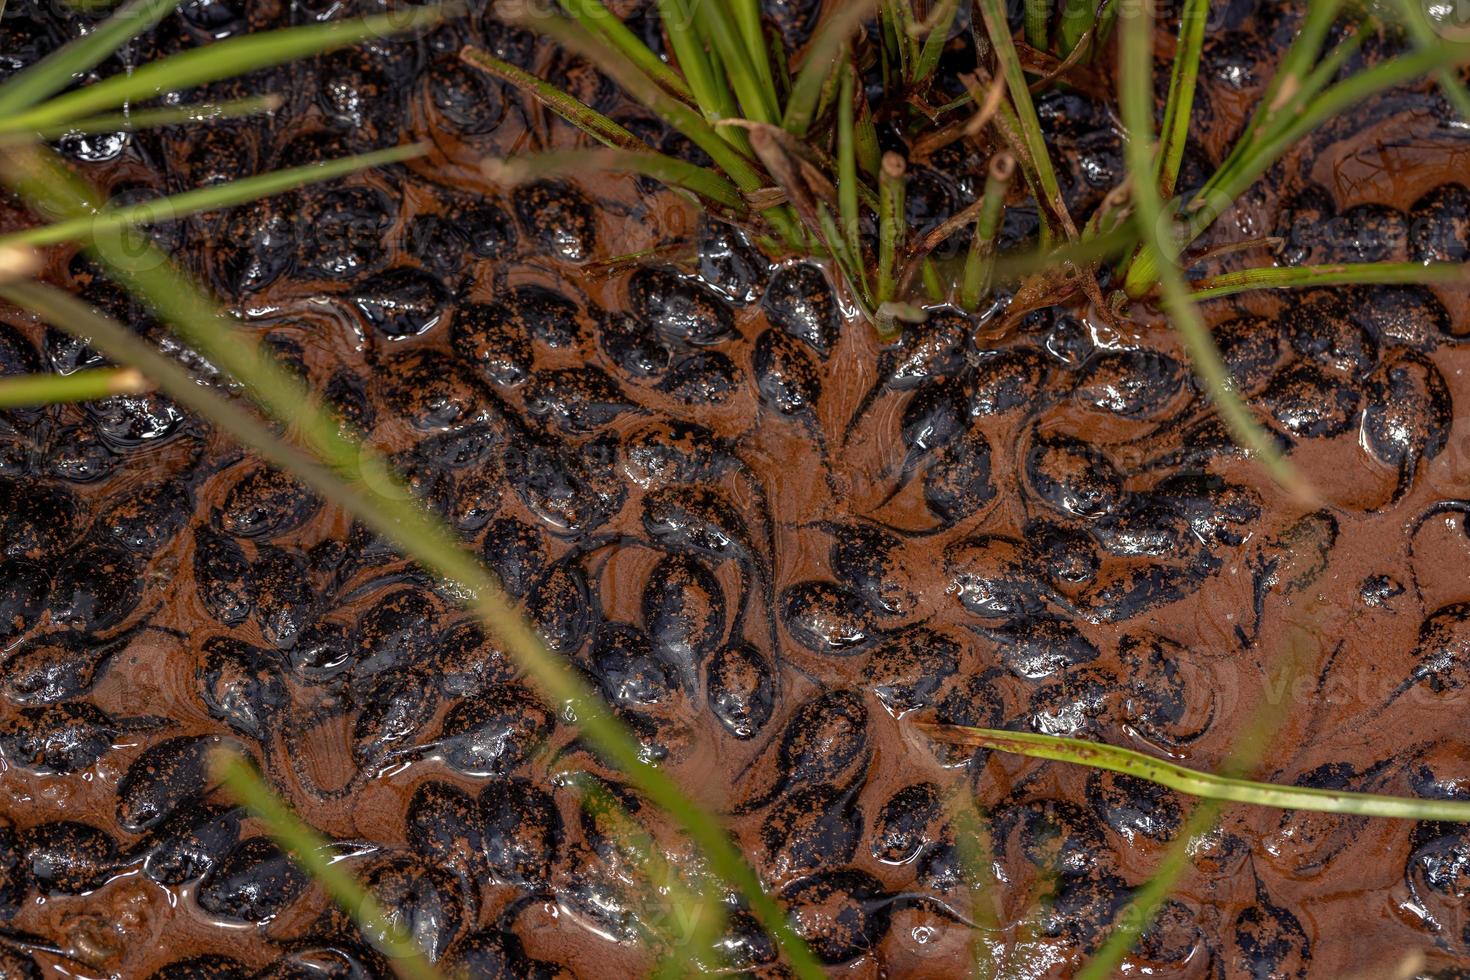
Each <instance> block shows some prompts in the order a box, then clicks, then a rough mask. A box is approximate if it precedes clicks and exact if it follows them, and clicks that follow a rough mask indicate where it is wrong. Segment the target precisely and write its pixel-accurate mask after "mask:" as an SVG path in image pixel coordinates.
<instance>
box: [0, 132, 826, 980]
mask: <svg viewBox="0 0 1470 980" xmlns="http://www.w3.org/2000/svg"><path fill="white" fill-rule="evenodd" d="M0 173H3V175H4V178H5V180H6V182H7V183H8V184H10V186H12V188H14V189H15V190H17V191H19V192H20V193H21V194H22V195H24V196H25V197H27V198H28V199H30V200H32V201H34V202H36V203H38V204H40V205H43V206H45V207H48V208H50V209H52V210H54V211H56V212H58V213H61V214H67V213H75V212H77V211H79V210H81V209H83V208H85V207H86V206H87V202H88V201H90V200H91V198H93V197H94V194H93V193H92V192H91V191H90V189H89V188H87V187H86V186H85V185H83V184H81V183H80V182H79V181H78V180H77V179H76V178H75V177H74V176H73V175H72V174H71V173H70V172H69V171H68V170H67V169H66V167H65V166H64V165H63V164H62V163H61V161H60V160H59V159H58V158H57V157H56V156H55V155H54V154H51V153H49V152H46V151H43V150H39V149H38V150H35V151H33V152H29V153H25V154H22V153H12V154H10V155H8V156H6V157H3V158H0ZM93 206H95V205H93ZM109 244H111V243H108V242H105V241H98V242H95V243H93V248H92V252H93V254H94V255H95V256H96V257H97V258H98V259H99V261H102V262H103V263H104V264H105V265H106V266H107V268H108V271H109V273H110V274H111V275H112V277H113V278H114V279H116V280H117V281H118V282H119V283H120V284H122V285H123V286H125V287H127V288H128V289H129V290H130V291H131V292H132V293H133V294H134V295H135V296H138V297H140V298H142V299H143V300H145V301H146V302H147V303H148V305H149V306H150V307H152V308H153V309H154V310H155V311H156V312H157V313H158V315H159V316H160V317H161V319H163V320H164V321H165V322H167V323H168V324H169V326H170V327H171V328H172V329H173V330H174V332H175V333H177V334H178V336H179V337H180V338H181V339H182V340H183V341H184V342H185V343H186V344H188V345H189V346H191V347H193V348H195V349H196V350H198V351H199V352H200V353H201V354H203V355H204V356H205V357H206V358H208V359H209V360H210V361H211V362H212V363H214V364H216V365H218V366H219V367H220V368H222V369H223V370H224V371H226V372H227V373H229V374H230V375H232V376H233V377H235V378H236V379H238V380H239V381H241V382H242V383H243V384H244V385H245V390H246V391H247V392H248V393H249V394H250V396H251V397H252V398H253V399H255V400H256V402H257V403H259V404H260V405H261V406H262V407H263V408H264V409H265V410H266V411H267V412H269V413H270V414H272V415H273V416H275V417H276V418H278V419H285V420H289V421H290V424H291V427H292V430H293V431H294V432H295V433H296V435H297V437H298V438H299V439H301V440H302V442H303V443H304V444H305V445H306V446H307V447H309V448H310V450H311V452H312V453H314V454H315V455H316V456H317V457H318V458H320V459H321V460H322V461H323V463H324V464H325V465H324V466H317V465H313V464H312V463H311V461H310V460H306V461H305V462H303V461H302V459H301V454H300V453H299V452H297V453H295V455H294V456H292V455H291V454H292V453H293V452H294V451H293V450H292V448H291V447H289V446H286V445H285V444H284V443H282V442H280V441H279V440H278V439H276V438H275V437H274V436H273V435H272V434H271V433H270V432H269V430H267V429H265V428H264V426H263V425H262V424H261V423H259V422H257V421H256V420H254V419H253V418H250V417H249V416H248V415H245V414H244V413H243V412H240V411H239V410H238V407H237V406H234V405H233V404H232V403H230V402H227V401H225V400H224V399H223V398H222V397H221V396H219V395H218V394H216V393H215V392H214V391H212V390H210V389H207V388H205V387H203V386H201V385H198V384H195V383H194V381H193V379H192V378H191V377H189V376H188V375H187V374H186V373H185V372H184V371H183V370H182V369H181V368H180V367H179V366H178V365H177V364H176V363H175V362H173V361H171V360H169V359H168V358H165V357H162V356H161V355H158V354H157V352H156V351H153V350H152V349H151V348H149V347H148V345H147V344H146V343H145V342H143V341H142V340H141V339H140V338H138V337H137V336H136V335H134V334H132V333H131V331H127V330H125V329H122V328H119V330H120V334H118V333H113V334H110V335H109V337H110V340H109V337H104V336H103V333H104V332H105V331H106V329H107V327H108V326H109V325H111V326H115V324H110V321H106V320H105V318H101V317H98V316H97V315H96V314H95V313H92V311H91V310H90V308H88V307H87V306H86V304H85V303H82V302H81V301H80V300H75V299H73V298H72V297H69V296H67V295H66V294H64V293H59V292H57V291H55V290H48V289H47V288H46V287H40V286H31V285H27V284H16V285H11V286H9V287H6V289H5V290H4V291H3V294H4V295H6V296H7V297H8V298H11V299H12V300H13V301H16V302H20V303H21V304H22V305H25V306H27V307H28V308H30V309H35V310H37V311H38V312H41V313H43V314H44V315H46V316H47V318H48V319H49V320H51V321H52V322H53V323H54V324H55V325H56V326H58V327H61V328H63V329H72V330H74V331H75V332H76V333H77V334H79V335H81V336H86V337H90V338H92V339H93V341H94V342H95V343H96V346H97V347H98V349H100V350H102V352H103V353H104V354H106V355H107V356H108V357H110V358H112V359H113V360H115V361H118V362H120V363H127V364H132V365H134V366H136V367H139V368H140V369H141V370H142V371H143V373H144V374H145V375H146V376H147V377H148V378H150V379H151V380H153V381H154V382H155V383H157V384H158V385H159V386H160V387H161V388H163V389H164V390H165V391H166V392H168V394H169V395H170V396H171V397H173V398H174V399H175V400H176V401H178V402H179V403H180V404H182V405H184V406H185V407H187V408H191V409H193V410H195V411H197V412H199V413H200V414H202V415H204V416H205V417H206V418H209V419H210V420H211V421H213V422H215V423H216V424H217V425H219V426H220V427H221V428H222V429H223V430H224V431H226V432H227V433H228V434H230V435H233V436H235V437H236V438H240V439H241V441H243V442H246V444H247V445H248V446H250V448H252V449H255V450H256V451H258V452H260V453H261V454H262V455H264V456H266V458H267V459H269V460H270V461H271V462H273V463H276V464H278V465H280V466H282V468H284V469H288V470H289V471H290V472H291V473H292V474H293V475H294V476H296V477H297V478H298V479H301V480H302V482H303V483H305V484H307V485H308V486H310V487H312V489H313V490H315V491H317V492H318V493H320V494H321V495H322V496H323V497H325V498H327V499H330V500H332V501H334V502H335V503H337V504H338V505H339V506H341V507H343V508H344V509H345V510H346V511H348V512H349V513H351V514H353V515H354V516H355V517H357V518H359V519H360V520H362V521H363V523H364V524H365V525H366V526H368V527H369V528H370V529H371V530H373V531H374V532H376V533H379V534H382V535H383V536H384V538H385V539H386V540H388V541H389V542H391V543H392V544H393V546H394V547H395V548H397V549H398V550H399V551H400V552H401V553H402V554H404V555H405V556H408V557H410V558H412V559H413V560H415V561H417V562H418V563H419V564H420V565H422V566H423V567H424V568H425V569H426V570H428V571H429V572H430V573H431V574H434V575H437V576H439V577H440V578H442V579H445V580H447V581H451V582H456V583H459V584H461V585H462V586H463V587H464V592H465V594H466V595H467V597H468V598H467V600H466V603H467V605H469V607H470V608H471V609H472V610H473V611H474V612H475V613H476V614H477V615H478V617H479V618H480V620H481V621H482V622H483V623H484V624H485V626H486V627H487V629H488V630H489V631H490V632H491V634H492V635H494V636H495V637H496V638H497V639H498V640H499V641H500V643H501V646H502V647H503V648H504V649H505V651H506V652H507V654H509V655H510V657H511V658H512V659H513V660H514V661H515V663H516V665H517V666H518V667H520V668H521V669H522V670H523V671H524V672H525V673H526V676H527V677H528V678H529V679H530V680H531V681H532V682H533V683H534V684H536V685H537V687H538V688H539V689H540V690H541V691H542V692H544V693H545V694H546V695H547V697H548V698H549V699H550V700H551V701H552V702H554V703H558V704H564V705H567V706H568V709H567V710H568V711H570V712H571V715H572V716H573V717H575V718H576V719H577V725H578V727H579V729H580V731H581V733H582V734H583V735H584V736H585V737H586V738H587V740H588V741H589V742H590V743H591V744H593V745H596V746H597V747H598V749H599V750H600V751H601V752H602V753H603V755H604V756H605V757H606V758H607V759H608V760H609V761H610V762H611V763H612V764H613V765H615V766H617V767H618V768H619V769H620V770H621V771H622V772H623V773H624V775H625V777H626V778H627V780H628V781H629V783H631V784H632V785H633V786H634V787H635V788H636V789H637V790H638V791H639V792H641V793H643V795H645V796H646V797H648V799H649V800H651V801H652V802H653V803H654V804H655V805H657V806H659V807H660V808H662V809H663V810H664V811H665V812H667V813H668V814H669V815H670V816H671V817H672V818H673V819H674V821H675V822H677V823H678V824H679V825H680V826H681V827H682V828H683V829H684V830H685V832H686V833H688V834H689V836H690V837H691V838H692V839H693V840H694V841H695V843H696V844H698V845H699V846H700V848H701V849H702V850H703V852H704V855H705V857H706V859H707V860H708V863H709V867H710V870H711V872H712V873H713V874H715V875H717V876H719V878H720V879H721V880H723V881H725V882H726V883H727V884H729V885H730V886H731V887H732V888H734V889H735V890H736V891H738V892H740V893H741V894H742V895H743V896H744V899H745V901H746V902H747V903H748V904H749V906H750V908H751V910H752V912H753V913H754V914H755V915H756V917H757V918H758V919H759V920H760V922H761V924H762V925H763V926H765V928H766V929H767V930H768V931H769V932H770V933H771V935H773V936H774V937H775V938H776V940H777V942H778V943H779V944H780V946H781V948H782V949H783V951H785V953H786V955H787V957H788V959H789V961H790V964H791V966H792V968H793V970H794V972H795V973H796V974H797V975H798V976H799V977H801V978H803V980H807V978H811V980H820V978H821V977H822V976H823V974H822V972H821V968H820V966H819V964H818V963H817V960H816V957H815V956H814V955H813V954H812V952H811V950H810V949H809V948H808V947H807V945H806V944H805V943H804V942H803V941H802V940H801V937H800V936H799V935H798V934H797V933H796V931H795V930H794V928H793V927H792V925H791V923H790V922H789V921H788V920H787V918H786V914H785V912H784V910H783V909H782V908H781V907H780V906H779V905H778V904H777V903H776V902H775V900H774V899H772V898H771V897H770V896H769V895H767V894H766V893H765V892H764V891H763V890H762V888H761V882H760V879H759V878H758V877H757V875H756V874H755V872H754V871H752V870H751V868H750V866H749V865H748V864H746V862H745V859H744V858H743V856H742V855H741V854H740V852H739V850H738V849H737V848H736V847H735V845H734V844H733V843H732V841H731V839H730V836H729V834H728V832H727V830H726V829H725V827H724V826H723V825H722V824H721V823H720V822H719V821H718V820H717V819H716V818H715V817H714V816H713V815H711V814H710V813H709V812H708V811H706V810H704V809H702V808H701V807H699V806H698V805H696V804H695V803H693V802H692V801H690V800H689V798H688V797H686V796H685V795H684V793H683V791H682V790H680V789H679V787H678V785H677V784H676V783H675V782H674V781H673V779H672V778H671V777H670V776H669V775H668V773H666V772H664V771H663V770H661V769H659V768H657V767H656V766H654V765H652V764H650V763H649V762H648V761H646V760H645V759H644V757H643V748H642V746H641V744H640V743H639V742H638V741H637V739H635V738H634V737H633V735H632V734H631V733H630V732H629V731H628V730H627V729H626V728H625V727H624V726H623V725H622V724H621V723H620V722H619V721H618V720H617V719H616V718H615V717H614V716H613V714H612V713H611V711H610V710H609V709H608V707H607V706H606V705H605V704H604V703H603V702H602V701H601V700H600V699H599V698H598V697H597V695H596V694H595V693H594V692H593V691H592V690H591V689H590V688H588V686H587V685H586V683H585V682H584V681H583V680H582V679H581V677H580V676H579V675H577V674H576V672H574V671H572V670H569V669H568V668H567V666H566V664H565V662H564V661H563V660H562V659H561V658H559V657H558V656H557V655H556V654H554V653H552V652H551V651H550V650H549V649H547V647H546V645H545V644H544V643H543V642H542V640H541V638H540V636H539V635H538V634H537V633H536V631H535V630H534V628H532V627H531V626H530V625H529V624H528V623H527V622H526V621H525V620H524V619H523V618H522V617H521V615H520V613H519V612H518V610H517V609H516V607H515V605H514V604H513V603H512V602H511V601H510V600H509V599H508V598H507V597H506V595H505V593H504V591H503V590H502V589H501V588H500V586H499V583H498V582H497V581H496V580H495V578H494V577H493V576H492V575H491V574H490V573H489V572H487V571H485V569H484V568H483V567H482V566H481V565H480V564H479V563H478V562H477V561H476V560H475V559H474V557H473V556H471V555H470V554H469V553H468V552H466V551H465V550H464V549H463V547H462V545H461V543H460V542H459V541H458V540H457V539H456V538H455V536H454V535H453V534H452V533H451V532H450V531H449V529H448V528H447V527H445V525H444V524H443V523H442V522H440V521H439V520H437V519H436V518H434V517H432V516H431V515H429V514H426V512H425V511H424V509H423V508H422V506H421V505H420V504H419V503H417V502H416V501H415V500H414V498H413V497H412V495H410V494H409V493H408V492H407V491H406V490H404V489H402V488H401V487H400V485H399V481H398V480H397V478H396V477H394V476H393V475H392V474H391V473H390V472H389V471H388V469H387V467H386V463H385V462H384V461H383V460H382V459H381V457H379V456H378V455H377V454H376V453H375V452H373V450H372V449H371V448H369V447H367V446H364V445H362V444H359V443H357V442H355V441H353V440H351V439H349V438H347V437H346V436H344V435H343V434H342V432H341V430H340V429H339V427H338V426H337V424H336V422H335V421H334V420H333V419H332V417H331V416H329V415H328V414H327V413H325V412H323V411H321V410H320V409H318V408H316V407H315V406H314V405H313V403H312V401H311V400H310V399H309V398H308V395H307V392H306V390H305V389H304V388H303V387H302V385H301V384H300V382H299V380H298V379H297V378H296V377H295V376H294V375H292V374H290V373H289V372H288V371H286V370H285V369H284V368H282V367H281V366H280V365H278V364H277V363H275V362H274V361H273V360H272V359H271V358H270V357H269V355H267V354H266V353H265V352H264V351H263V350H262V349H261V347H260V345H259V343H258V341H256V340H255V339H254V338H253V337H252V336H251V335H250V334H248V333H247V332H245V331H244V330H243V329H240V328H239V327H238V326H237V325H236V324H235V321H233V320H231V319H230V318H228V317H226V316H224V315H223V314H221V313H220V312H219V310H218V309H217V308H216V306H215V304H214V303H213V302H212V301H211V300H210V299H209V298H208V297H207V296H205V295H204V294H203V293H202V292H200V291H199V289H198V288H197V287H195V286H194V285H193V284H192V283H191V282H189V280H188V279H187V278H185V277H184V276H182V275H181V274H180V273H179V272H177V271H176V270H175V269H174V267H173V265H172V264H171V263H170V261H169V260H168V257H167V256H165V255H163V254H162V253H161V252H160V251H159V250H158V249H156V248H153V247H151V246H150V245H148V244H147V243H144V248H143V251H142V254H141V255H135V256H131V257H130V261H128V262H127V263H126V264H123V263H120V262H118V261H116V260H115V259H114V256H116V255H117V254H118V253H117V251H116V250H115V248H116V247H115V244H112V247H109ZM36 290H40V292H39V293H38V292H36ZM46 301H49V302H50V303H51V310H52V312H51V313H48V312H47V311H46V309H45V308H42V307H39V306H38V304H39V303H41V302H46ZM232 409H233V410H234V411H233V415H234V416H236V417H235V418H231V415H232V412H231V410H232ZM262 435H263V436H264V441H263V442H262V441H261V436H262ZM252 438H253V441H252ZM288 456H290V457H291V458H290V459H287V457H288ZM368 481H371V482H368ZM368 486H372V487H386V488H394V492H392V493H381V492H374V491H370V490H368V489H367V487H368Z"/></svg>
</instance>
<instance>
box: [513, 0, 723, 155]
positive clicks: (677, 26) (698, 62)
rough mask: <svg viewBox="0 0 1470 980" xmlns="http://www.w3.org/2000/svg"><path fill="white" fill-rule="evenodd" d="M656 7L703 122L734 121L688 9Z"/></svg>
mask: <svg viewBox="0 0 1470 980" xmlns="http://www.w3.org/2000/svg"><path fill="white" fill-rule="evenodd" d="M657 5H658V14H659V19H660V20H661V21H662V22H663V25H664V33H666V34H667V35H668V38H669V46H670V47H671V48H673V49H674V57H675V59H677V60H678V62H679V70H680V71H682V72H683V73H684V77H685V78H686V79H688V81H689V89H690V91H691V92H693V93H694V101H695V103H696V104H697V105H698V106H699V109H700V111H701V112H703V113H704V118H705V120H706V121H708V122H719V121H720V120H721V119H729V118H731V117H733V116H734V115H735V102H734V100H733V99H732V98H731V97H730V92H729V89H727V88H726V87H725V85H724V83H723V82H722V81H720V80H719V79H718V78H717V77H716V75H715V70H714V66H713V65H711V64H710V59H709V55H708V54H706V52H705V50H704V45H703V44H702V43H701V42H700V40H699V36H698V34H697V33H696V32H695V30H694V18H693V16H692V15H691V13H690V11H689V10H688V8H687V6H686V5H685V4H684V3H683V2H682V0H657ZM524 26H526V27H529V28H531V29H532V30H534V29H535V24H534V23H526V24H525V25H524ZM558 40H560V39H558ZM634 97H635V98H637V96H634ZM639 101H643V100H642V99H639ZM645 104H647V103H645ZM685 135H688V134H687V133H686V134H685ZM722 138H725V139H731V140H733V139H735V138H736V137H735V134H733V133H732V134H728V135H727V136H725V137H722Z"/></svg>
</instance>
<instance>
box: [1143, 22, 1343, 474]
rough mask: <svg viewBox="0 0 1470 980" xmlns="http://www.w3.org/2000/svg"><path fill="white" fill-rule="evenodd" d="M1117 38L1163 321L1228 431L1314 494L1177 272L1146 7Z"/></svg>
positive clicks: (1270, 467) (1269, 470)
mask: <svg viewBox="0 0 1470 980" xmlns="http://www.w3.org/2000/svg"><path fill="white" fill-rule="evenodd" d="M1120 31H1121V36H1120V39H1119V57H1118V76H1119V78H1118V104H1119V108H1120V110H1121V112H1122V116H1123V125H1124V129H1125V130H1126V132H1127V134H1128V137H1127V139H1126V140H1125V141H1124V142H1125V144H1126V147H1125V149H1126V160H1127V165H1128V172H1129V176H1130V183H1131V186H1132V188H1133V202H1134V206H1135V210H1134V223H1135V225H1136V227H1137V228H1138V235H1139V237H1140V238H1141V239H1142V240H1143V241H1144V243H1145V244H1146V246H1147V247H1148V248H1149V249H1151V250H1152V251H1153V253H1154V254H1156V255H1158V256H1160V257H1161V258H1162V261H1161V262H1160V264H1159V275H1158V282H1159V286H1160V288H1161V290H1162V292H1163V300H1164V307H1165V309H1166V310H1167V311H1168V313H1169V318H1170V321H1171V322H1172V325H1173V327H1174V329H1175V330H1177V331H1178V332H1179V337H1180V339H1181V340H1182V341H1183V343H1184V347H1185V349H1186V350H1187V351H1188V352H1189V356H1190V359H1191V360H1192V361H1193V363H1194V368H1195V371H1196V372H1197V373H1198V374H1199V377H1200V379H1201V380H1202V381H1203V382H1204V384H1205V387H1206V389H1207V390H1208V391H1209V393H1210V397H1211V399H1212V400H1213V401H1214V403H1215V406H1216V408H1217V409H1219V412H1220V416H1221V418H1222V419H1223V420H1224V422H1225V425H1226V427H1227V428H1228V429H1229V431H1230V435H1231V437H1232V438H1233V439H1234V440H1235V441H1236V442H1237V443H1238V444H1239V445H1241V446H1242V447H1244V448H1245V449H1247V450H1249V451H1250V452H1251V453H1252V454H1254V456H1255V457H1256V458H1257V459H1258V460H1259V461H1260V463H1261V465H1262V466H1263V467H1264V468H1265V470H1266V472H1267V473H1269V474H1270V475H1271V478H1272V479H1274V480H1275V481H1276V482H1277V483H1278V484H1280V485H1281V486H1282V487H1283V488H1285V489H1286V490H1287V491H1289V492H1291V493H1293V494H1294V495H1296V496H1297V497H1298V498H1299V499H1302V500H1310V499H1313V496H1314V495H1313V494H1312V492H1311V491H1310V489H1309V488H1308V487H1307V485H1306V483H1305V482H1304V481H1303V480H1302V478H1301V476H1300V475H1299V474H1298V473H1297V471H1296V469H1295V468H1294V467H1293V466H1291V464H1290V463H1288V462H1287V461H1286V459H1285V457H1283V456H1282V455H1281V452H1280V450H1279V449H1278V448H1277V445H1276V442H1275V440H1274V439H1273V438H1272V437H1271V436H1270V435H1269V434H1268V433H1267V432H1266V431H1265V430H1264V429H1262V428H1261V426H1260V425H1259V424H1258V423H1257V422H1256V420H1255V417H1254V416H1253V415H1251V413H1250V410H1249V409H1247V408H1246V407H1245V405H1244V404H1243V403H1242V402H1241V400H1240V397H1239V395H1237V394H1236V388H1235V385H1234V384H1232V383H1231V379H1230V372H1229V369H1228V368H1226V366H1225V362H1224V360H1223V359H1222V358H1221V357H1220V351H1219V350H1218V348H1216V347H1215V342H1214V339H1213V338H1212V337H1211V336H1210V332H1209V330H1208V329H1207V328H1206V327H1205V323H1204V320H1203V319H1201V317H1200V313H1199V309H1198V308H1197V307H1196V306H1195V305H1194V302H1193V301H1192V300H1190V298H1189V289H1188V287H1187V286H1186V285H1185V282H1184V275H1183V273H1182V272H1180V270H1179V265H1178V262H1179V243H1178V242H1177V241H1176V240H1175V238H1174V235H1173V228H1174V223H1173V221H1172V220H1171V219H1170V218H1169V217H1167V216H1166V215H1165V213H1164V206H1163V202H1162V201H1161V200H1160V199H1159V192H1158V188H1157V187H1156V186H1154V182H1153V156H1152V143H1153V104H1154V94H1153V56H1152V52H1153V17H1152V13H1151V11H1149V10H1148V9H1147V8H1146V7H1145V8H1144V9H1142V10H1137V9H1135V10H1130V11H1128V13H1127V15H1125V16H1124V17H1123V20H1122V24H1121V28H1120Z"/></svg>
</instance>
